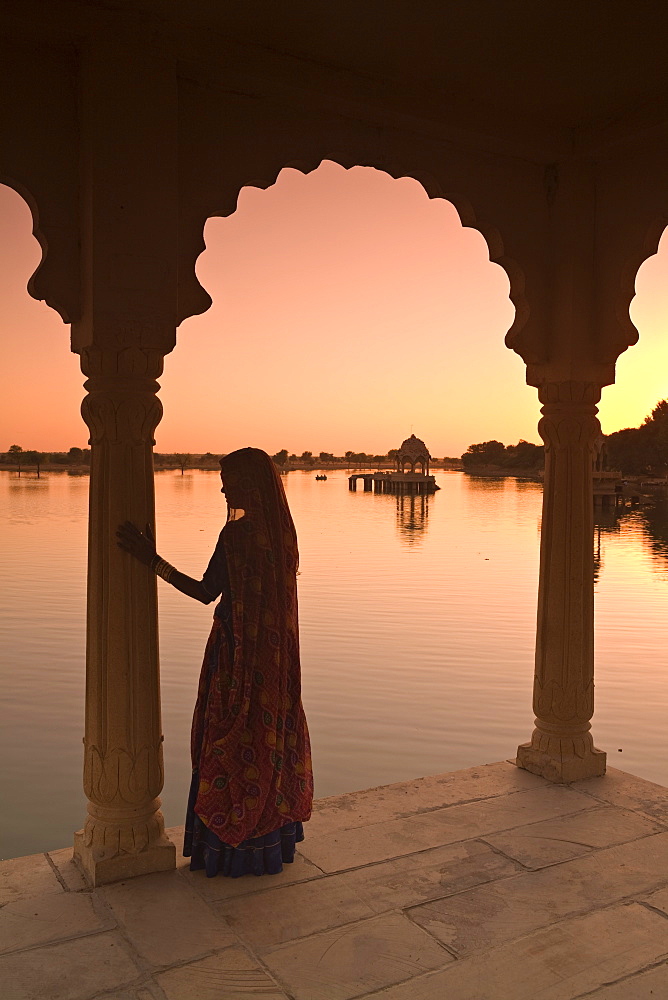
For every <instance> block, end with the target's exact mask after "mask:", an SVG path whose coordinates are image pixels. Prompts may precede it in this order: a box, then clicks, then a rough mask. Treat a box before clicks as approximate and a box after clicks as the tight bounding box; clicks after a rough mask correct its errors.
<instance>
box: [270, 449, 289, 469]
mask: <svg viewBox="0 0 668 1000" xmlns="http://www.w3.org/2000/svg"><path fill="white" fill-rule="evenodd" d="M271 457H272V459H273V460H274V463H275V464H276V465H285V463H286V462H287V460H288V449H287V448H281V450H280V451H277V452H276V454H275V455H272V456H271Z"/></svg>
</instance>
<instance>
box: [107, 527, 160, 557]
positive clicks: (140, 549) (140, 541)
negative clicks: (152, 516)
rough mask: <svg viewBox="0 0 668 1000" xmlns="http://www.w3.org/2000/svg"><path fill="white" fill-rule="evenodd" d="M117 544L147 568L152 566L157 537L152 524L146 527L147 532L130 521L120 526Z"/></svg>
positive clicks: (117, 532)
mask: <svg viewBox="0 0 668 1000" xmlns="http://www.w3.org/2000/svg"><path fill="white" fill-rule="evenodd" d="M116 543H117V545H118V547H119V548H121V549H123V550H124V551H125V552H129V553H130V555H133V556H134V557H135V559H138V560H139V562H141V563H143V564H144V565H145V566H150V565H151V563H152V562H153V560H154V559H155V556H156V551H155V536H154V535H153V531H152V530H151V525H150V524H147V525H146V531H145V532H142V531H140V530H139V528H136V527H135V525H134V524H132V523H131V522H130V521H126V522H125V524H119V526H118V528H117V529H116Z"/></svg>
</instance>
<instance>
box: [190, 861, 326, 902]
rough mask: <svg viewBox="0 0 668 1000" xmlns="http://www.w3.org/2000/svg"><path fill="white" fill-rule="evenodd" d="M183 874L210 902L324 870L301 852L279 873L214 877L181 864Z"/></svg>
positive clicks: (301, 879) (299, 879) (308, 877)
mask: <svg viewBox="0 0 668 1000" xmlns="http://www.w3.org/2000/svg"><path fill="white" fill-rule="evenodd" d="M179 876H180V877H181V878H183V879H185V880H186V882H187V883H188V885H189V886H191V887H192V888H193V889H194V890H195V892H196V893H197V894H198V895H199V896H201V897H202V899H204V900H205V901H206V902H207V903H208V902H214V901H217V900H222V899H236V898H237V896H246V895H248V894H249V893H252V892H265V891H266V890H267V889H274V888H277V887H279V886H282V885H291V884H292V883H293V882H303V881H305V880H306V879H311V878H322V872H321V871H320V869H319V868H316V866H315V865H313V864H311V862H310V861H307V859H306V858H305V857H304V856H303V855H302V854H300V853H299V852H297V853H296V854H295V860H294V861H293V862H292V864H289V865H283V871H282V872H279V873H278V874H277V875H242V876H241V878H223V877H221V876H220V875H216V876H215V877H214V878H207V877H206V874H205V873H204V872H203V871H198V872H191V871H190V870H189V869H188V868H181V869H179Z"/></svg>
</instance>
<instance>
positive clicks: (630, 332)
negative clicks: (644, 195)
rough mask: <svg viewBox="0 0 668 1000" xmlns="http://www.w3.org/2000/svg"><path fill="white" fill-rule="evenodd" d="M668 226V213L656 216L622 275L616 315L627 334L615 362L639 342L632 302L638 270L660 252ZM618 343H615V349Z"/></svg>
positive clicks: (630, 256) (626, 263) (620, 343)
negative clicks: (662, 238)
mask: <svg viewBox="0 0 668 1000" xmlns="http://www.w3.org/2000/svg"><path fill="white" fill-rule="evenodd" d="M667 228H668V213H660V214H657V215H655V216H654V218H653V219H652V220H651V222H650V224H649V226H648V227H647V229H646V231H645V236H644V239H643V240H642V242H641V243H640V244H639V246H638V247H637V248H636V249H635V250H634V251H633V253H632V254H630V255H629V256H628V257H627V259H626V261H625V263H624V265H623V267H622V272H621V275H620V294H619V297H618V298H617V300H616V303H615V316H616V319H617V322H618V323H619V326H620V328H621V330H622V331H623V332H624V333H625V334H626V336H625V337H624V338H623V340H621V341H620V342H619V350H617V351H616V353H615V356H614V357H613V358H610V360H611V361H613V362H615V361H616V360H617V358H618V357H619V355H620V354H622V353H623V352H624V351H625V350H627V348H629V347H633V346H634V344H637V343H638V340H639V337H640V335H639V333H638V330H637V327H636V325H635V323H634V322H633V320H632V319H631V303H632V302H633V300H634V298H635V297H636V278H637V277H638V271H639V270H640V268H641V267H642V265H643V264H644V263H645V261H647V260H649V259H650V257H655V256H656V254H657V253H658V252H659V243H660V242H661V237H662V236H663V234H664V232H665V231H666V229H667ZM617 346H618V345H617V344H615V345H614V347H615V349H616V348H617Z"/></svg>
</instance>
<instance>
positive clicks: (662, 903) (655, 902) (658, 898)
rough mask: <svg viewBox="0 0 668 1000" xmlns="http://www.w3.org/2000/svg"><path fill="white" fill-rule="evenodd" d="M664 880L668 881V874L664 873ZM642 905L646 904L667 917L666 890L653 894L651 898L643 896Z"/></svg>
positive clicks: (667, 890)
mask: <svg viewBox="0 0 668 1000" xmlns="http://www.w3.org/2000/svg"><path fill="white" fill-rule="evenodd" d="M666 878H667V879H668V872H666ZM643 903H648V904H649V905H650V906H653V907H654V909H655V910H662V912H663V913H665V914H666V916H668V889H659V891H658V892H653V893H652V895H651V896H644V897H643Z"/></svg>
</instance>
